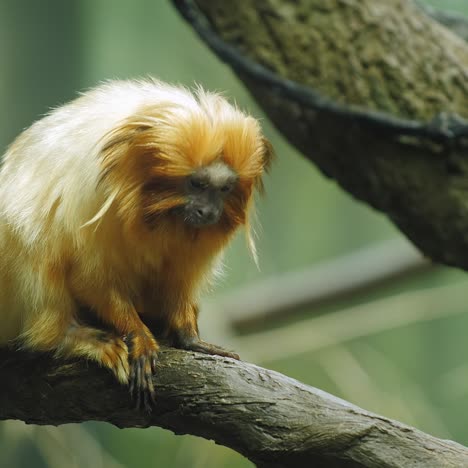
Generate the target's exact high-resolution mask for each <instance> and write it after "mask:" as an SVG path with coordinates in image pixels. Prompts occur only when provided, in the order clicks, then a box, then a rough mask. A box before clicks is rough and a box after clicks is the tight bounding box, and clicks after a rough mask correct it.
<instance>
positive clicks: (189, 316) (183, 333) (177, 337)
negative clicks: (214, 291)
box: [168, 303, 240, 360]
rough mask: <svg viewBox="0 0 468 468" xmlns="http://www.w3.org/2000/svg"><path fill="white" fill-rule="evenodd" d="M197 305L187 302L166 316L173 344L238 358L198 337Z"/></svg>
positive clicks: (191, 349)
mask: <svg viewBox="0 0 468 468" xmlns="http://www.w3.org/2000/svg"><path fill="white" fill-rule="evenodd" d="M198 314H199V307H198V306H197V305H194V304H191V303H187V304H185V305H184V306H181V307H179V308H178V309H176V310H175V311H174V312H173V313H172V314H171V315H170V316H169V318H168V330H169V334H170V336H172V338H173V343H172V344H173V345H174V346H175V347H177V348H181V349H186V350H189V351H198V352H200V353H205V354H212V355H218V356H225V357H230V358H233V359H237V360H239V359H240V358H239V355H238V354H236V353H234V352H232V351H228V350H226V349H224V348H222V347H221V346H217V345H214V344H211V343H207V342H206V341H203V340H201V339H200V334H199V331H198Z"/></svg>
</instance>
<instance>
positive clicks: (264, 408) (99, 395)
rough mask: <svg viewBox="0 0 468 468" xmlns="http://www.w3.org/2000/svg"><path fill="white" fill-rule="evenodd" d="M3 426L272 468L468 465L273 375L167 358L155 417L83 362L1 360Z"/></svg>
mask: <svg viewBox="0 0 468 468" xmlns="http://www.w3.org/2000/svg"><path fill="white" fill-rule="evenodd" d="M0 362H1V364H0V372H1V377H2V386H1V390H0V418H1V419H21V420H23V421H26V422H28V423H35V424H63V423H69V422H80V421H87V420H98V421H107V422H110V423H112V424H115V425H117V426H118V427H147V426H151V425H157V426H161V427H164V428H166V429H170V430H171V431H174V432H175V433H177V434H194V435H199V436H201V437H205V438H208V439H214V440H215V441H216V442H217V443H219V444H223V445H226V446H228V447H231V448H233V449H234V450H237V451H238V452H240V453H242V454H244V455H245V456H246V457H248V458H249V459H250V460H251V461H252V462H254V463H256V464H257V466H268V467H291V466H294V467H298V468H300V467H302V466H303V467H310V466H315V467H322V466H323V467H349V468H351V467H352V468H355V467H379V468H382V467H406V466H408V461H409V460H411V466H412V467H414V468H417V467H421V468H423V467H424V468H429V467H434V468H435V467H437V468H439V467H440V466H446V467H450V466H453V467H457V468H458V467H460V466H465V465H467V464H468V449H466V448H465V447H463V446H461V445H458V444H456V443H454V442H450V441H444V440H439V439H437V438H435V437H432V436H430V435H427V434H424V433H422V432H420V431H418V430H416V429H413V428H411V427H409V426H406V425H404V424H401V423H399V422H396V421H392V420H390V419H387V418H384V417H382V416H378V415H375V414H372V413H369V412H367V411H364V410H362V409H360V408H358V407H356V406H353V405H351V404H350V403H347V402H345V401H343V400H340V399H338V398H335V397H333V396H332V395H329V394H327V393H325V392H322V391H320V390H317V389H315V388H312V387H308V386H306V385H303V384H301V383H300V382H297V381H295V380H293V379H290V378H288V377H285V376H283V375H281V374H278V373H276V372H273V371H269V370H266V369H262V368H260V367H256V366H254V365H252V364H247V363H244V362H237V361H234V360H231V359H228V358H220V357H212V356H206V355H201V354H196V353H188V352H183V351H178V350H172V349H171V350H164V351H163V352H162V353H161V357H160V360H159V363H158V370H157V373H156V376H155V385H156V386H157V387H156V388H157V391H158V403H157V406H156V408H155V410H154V412H153V413H151V414H146V413H142V412H138V411H136V410H134V409H132V404H131V400H130V397H129V395H128V390H127V388H125V387H122V386H119V385H117V384H116V383H115V382H114V380H113V377H112V376H111V375H110V374H109V373H107V371H106V370H103V369H100V368H98V367H96V366H95V365H93V364H91V363H89V364H86V363H84V362H82V361H76V362H61V361H57V360H55V359H50V358H48V357H47V356H39V355H26V354H23V353H18V352H12V351H8V350H5V349H4V350H0Z"/></svg>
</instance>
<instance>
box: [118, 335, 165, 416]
mask: <svg viewBox="0 0 468 468" xmlns="http://www.w3.org/2000/svg"><path fill="white" fill-rule="evenodd" d="M124 340H125V343H126V344H127V347H128V356H129V361H130V379H129V380H130V382H129V383H130V394H131V395H132V397H133V398H134V399H135V401H136V407H137V409H140V408H144V409H145V410H146V411H151V407H152V405H154V404H155V391H154V383H153V374H154V372H155V370H156V360H157V356H158V349H159V346H158V344H157V343H156V340H155V339H154V337H153V336H152V334H151V332H150V331H149V330H141V331H140V330H138V331H132V332H130V333H128V334H127V335H126V336H125V339H124Z"/></svg>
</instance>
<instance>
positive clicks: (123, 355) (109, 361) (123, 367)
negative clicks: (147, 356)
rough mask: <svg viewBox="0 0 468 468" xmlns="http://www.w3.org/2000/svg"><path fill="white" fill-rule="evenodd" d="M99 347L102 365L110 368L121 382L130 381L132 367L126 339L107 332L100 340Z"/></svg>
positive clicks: (99, 358)
mask: <svg viewBox="0 0 468 468" xmlns="http://www.w3.org/2000/svg"><path fill="white" fill-rule="evenodd" d="M98 349H99V350H100V356H99V357H98V361H99V362H100V363H101V365H103V366H105V367H107V368H109V369H110V370H111V371H112V372H113V373H114V375H115V376H116V377H117V379H118V380H119V382H121V383H123V384H126V383H128V378H129V374H130V367H129V364H128V349H127V345H126V344H125V343H124V341H123V340H122V339H121V338H118V337H116V336H115V337H114V336H112V335H110V334H108V333H106V334H105V335H104V334H103V337H102V338H101V339H100V340H99V346H98Z"/></svg>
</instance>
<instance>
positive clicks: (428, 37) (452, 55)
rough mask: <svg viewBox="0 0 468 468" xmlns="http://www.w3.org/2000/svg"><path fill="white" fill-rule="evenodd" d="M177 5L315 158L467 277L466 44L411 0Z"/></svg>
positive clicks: (182, 0)
mask: <svg viewBox="0 0 468 468" xmlns="http://www.w3.org/2000/svg"><path fill="white" fill-rule="evenodd" d="M174 3H175V5H176V6H177V8H178V9H179V11H181V13H182V14H183V15H184V17H185V18H186V19H187V20H188V21H189V22H190V24H191V25H192V26H193V27H194V29H195V30H196V31H197V33H198V34H199V35H200V36H201V37H202V39H203V40H204V41H206V42H207V44H208V45H209V46H210V47H211V48H212V49H213V50H214V51H215V52H216V53H217V54H218V55H219V57H220V58H221V59H223V60H225V61H226V62H227V63H228V64H229V65H231V66H232V67H233V69H234V71H235V72H236V73H237V74H238V75H239V77H240V78H241V79H242V80H243V81H244V83H245V84H246V85H247V87H248V88H249V90H250V91H251V92H252V94H253V96H254V97H255V98H256V99H257V100H258V102H259V103H260V104H261V106H262V107H263V109H264V110H265V112H266V113H267V114H268V115H269V116H270V118H271V119H272V121H273V123H274V124H275V125H276V126H277V127H278V129H279V130H280V131H281V132H282V133H283V134H284V135H285V136H286V137H287V138H288V139H289V141H290V142H291V143H292V144H294V145H295V146H296V147H297V148H298V149H299V150H300V151H301V152H302V153H303V154H304V155H305V156H306V157H307V158H309V159H310V160H311V161H313V162H314V163H315V164H317V166H318V167H319V168H320V169H321V170H322V171H323V172H324V173H325V174H326V175H328V176H330V177H333V178H335V179H336V180H337V181H338V182H339V183H340V185H341V186H342V187H343V188H344V189H345V190H347V191H349V192H350V193H351V194H353V195H354V196H356V197H357V198H359V199H361V200H364V201H366V202H367V203H369V204H370V205H372V206H373V207H375V208H377V209H379V210H381V211H383V212H385V213H387V214H388V216H389V217H390V219H392V221H393V222H394V223H395V224H396V225H397V226H398V227H399V228H400V229H401V230H402V231H403V232H404V233H405V234H406V235H407V236H408V237H409V238H410V239H411V240H412V241H413V242H414V243H415V244H416V245H417V246H418V247H419V248H420V249H421V250H422V251H423V252H424V253H425V254H426V255H428V256H430V257H431V258H432V259H433V260H435V261H438V262H442V263H446V264H449V265H454V266H458V267H460V268H464V269H468V256H467V255H466V252H467V251H468V237H467V236H466V235H465V233H466V232H468V209H467V206H466V200H467V199H468V162H467V161H468V159H467V158H466V154H467V152H468V125H467V121H466V120H465V119H463V118H462V117H460V115H467V111H466V109H468V107H467V105H466V104H467V103H468V44H467V43H466V42H464V41H463V40H462V39H460V38H459V37H457V36H456V35H454V34H453V33H451V32H450V31H449V30H447V29H446V28H444V27H442V26H441V25H440V24H439V23H437V22H435V21H434V20H432V19H431V18H430V17H429V16H427V15H426V14H425V13H423V12H422V11H421V10H420V9H418V8H416V6H415V5H414V4H413V3H412V2H407V1H404V2H403V1H401V0H389V1H386V2H380V1H379V0H349V1H347V2H338V3H336V4H335V3H333V6H332V4H331V3H330V4H328V3H327V4H324V3H323V2H321V1H319V0H301V1H298V2H294V4H291V3H289V2H282V1H281V0H280V1H273V0H263V1H262V2H255V1H254V0H243V2H242V8H239V7H238V5H237V4H236V3H232V2H223V3H222V4H219V3H217V2H209V1H205V0H198V1H197V3H195V2H194V1H193V0H174ZM201 9H202V10H203V12H202V11H201ZM384 19H385V20H384ZM281 44H282V46H281V47H280V45H281ZM384 112H385V113H384ZM457 113H458V114H460V115H458V114H457ZM431 116H434V117H433V119H432V120H431V121H430V122H427V119H429V118H430V117H431ZM418 119H422V120H418Z"/></svg>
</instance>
